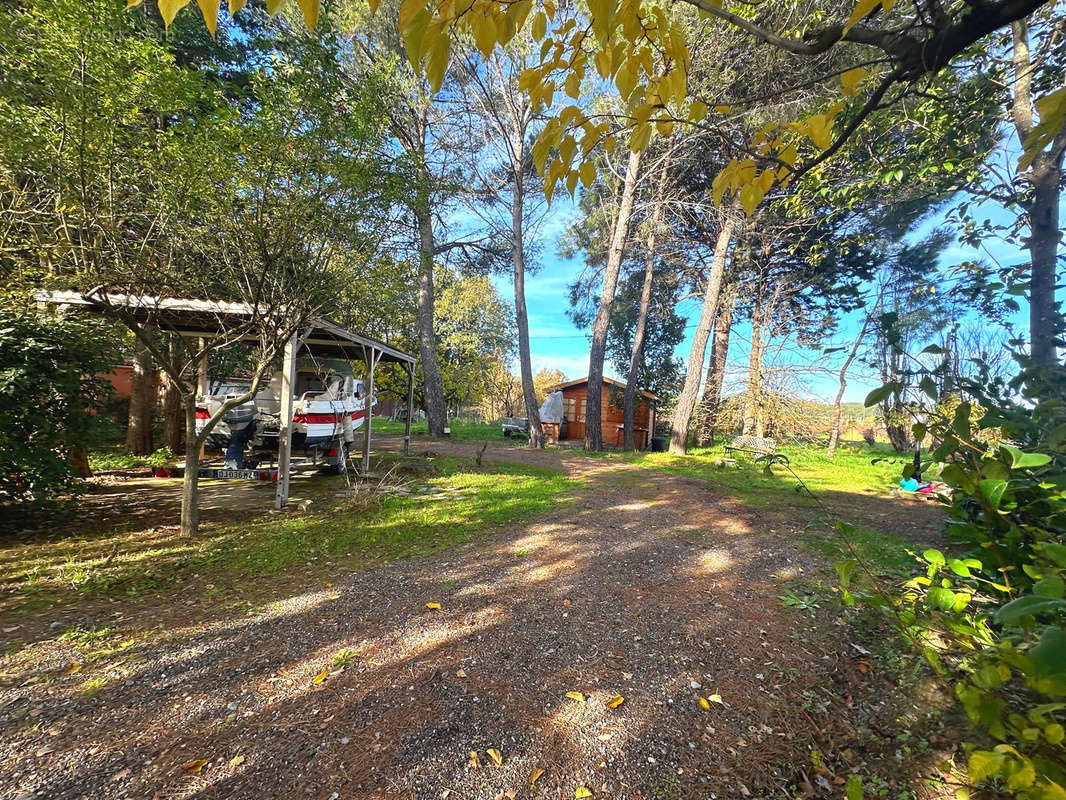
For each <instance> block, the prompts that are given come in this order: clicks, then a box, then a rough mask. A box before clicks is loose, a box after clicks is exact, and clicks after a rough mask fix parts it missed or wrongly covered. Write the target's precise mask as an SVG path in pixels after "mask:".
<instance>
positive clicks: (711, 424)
mask: <svg viewBox="0 0 1066 800" xmlns="http://www.w3.org/2000/svg"><path fill="white" fill-rule="evenodd" d="M734 300H736V289H735V287H730V288H729V290H727V291H726V293H725V295H724V296H723V297H722V299H721V301H720V302H719V304H718V313H717V314H716V315H715V317H714V338H713V339H712V341H711V360H710V361H709V362H708V364H707V377H706V379H705V380H704V382H703V401H702V405H703V416H702V418H701V419H700V425H699V427H698V428H697V430H696V444H697V445H699V446H700V447H706V446H708V445H711V446H713V445H714V431H715V428H716V427H717V425H718V413H719V411H720V410H721V406H722V383H723V381H724V380H725V367H726V360H727V359H728V357H729V334H730V332H731V331H732V329H733V302H734Z"/></svg>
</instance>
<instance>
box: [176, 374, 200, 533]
mask: <svg viewBox="0 0 1066 800" xmlns="http://www.w3.org/2000/svg"><path fill="white" fill-rule="evenodd" d="M182 404H183V405H184V408H185V477H184V479H183V480H182V483H181V535H182V536H195V535H196V531H197V530H198V529H199V527H200V505H199V503H200V499H199V489H200V483H199V476H198V472H199V470H200V441H199V440H198V439H197V438H196V394H195V393H189V394H187V395H185V397H183V398H182Z"/></svg>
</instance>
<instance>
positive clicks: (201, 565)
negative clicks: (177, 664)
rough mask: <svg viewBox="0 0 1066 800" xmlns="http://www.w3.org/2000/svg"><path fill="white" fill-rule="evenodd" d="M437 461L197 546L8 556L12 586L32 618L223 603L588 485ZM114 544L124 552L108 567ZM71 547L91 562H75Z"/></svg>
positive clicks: (128, 538)
mask: <svg viewBox="0 0 1066 800" xmlns="http://www.w3.org/2000/svg"><path fill="white" fill-rule="evenodd" d="M432 463H433V465H434V466H435V467H436V469H437V470H438V471H439V475H436V476H432V477H424V478H420V479H418V480H415V481H412V483H411V484H410V487H411V488H412V489H413V493H412V494H409V495H396V494H389V495H382V496H377V497H374V498H371V499H368V498H367V495H365V494H363V493H359V494H356V495H354V496H352V497H351V498H350V499H347V500H339V501H338V500H337V499H336V498H329V499H328V500H325V501H316V506H315V508H316V509H318V508H321V510H320V511H316V512H313V513H309V514H291V515H289V514H286V515H281V516H279V515H273V514H263V515H260V516H255V517H252V518H251V519H248V520H247V521H242V522H240V523H231V524H215V525H206V524H205V525H202V526H201V532H200V534H199V536H197V537H196V538H194V539H186V538H182V537H181V536H180V535H178V533H177V532H176V530H174V529H168V530H165V531H158V530H157V531H153V532H150V531H115V532H113V533H111V534H110V535H108V536H97V537H96V538H93V539H91V540H88V541H86V540H82V541H81V542H75V541H74V540H71V539H65V540H60V541H55V542H36V543H29V544H26V545H21V546H17V547H13V548H10V549H9V550H8V551H7V552H4V553H3V554H2V555H3V560H2V564H3V568H4V572H5V573H6V575H5V584H6V588H8V589H9V590H13V593H14V595H15V597H13V598H12V600H15V601H16V602H17V603H18V605H19V607H20V609H21V610H28V609H30V608H40V607H41V606H42V604H51V603H56V602H64V601H71V600H75V599H77V598H79V597H84V596H104V597H115V596H137V595H142V594H146V593H152V592H166V591H172V590H177V589H179V588H181V589H182V590H183V591H184V590H187V588H188V586H189V585H190V582H191V581H193V580H195V581H196V582H197V583H198V584H199V585H201V586H205V587H209V590H208V589H201V594H202V595H203V596H222V595H224V594H225V593H227V591H228V590H229V589H230V588H233V587H238V588H245V589H248V588H251V589H254V586H253V585H252V584H251V583H249V581H248V580H247V579H249V578H255V577H258V576H264V575H273V574H278V573H283V572H286V571H287V570H293V571H296V570H298V569H299V568H306V567H307V566H309V565H312V564H313V565H314V569H315V570H316V571H318V572H322V571H325V570H326V569H327V568H329V567H330V565H332V564H341V563H343V564H344V565H345V567H356V568H357V567H358V566H360V565H362V564H366V563H369V562H372V561H377V560H386V559H393V558H403V557H406V556H412V555H420V554H425V553H431V552H435V551H437V550H440V549H443V548H446V547H451V546H454V545H457V544H460V543H462V542H466V541H469V540H471V539H472V538H474V537H475V536H477V535H478V534H480V533H483V532H484V531H486V530H488V529H490V528H493V527H495V526H502V525H506V524H508V523H511V522H516V521H524V520H526V519H528V518H530V517H531V516H533V515H536V514H538V513H541V512H543V511H546V510H548V509H550V508H553V507H555V506H557V505H558V504H559V503H560V501H561V499H562V498H561V496H562V495H563V494H564V493H565V492H566V491H567V490H568V489H571V488H572V487H574V486H576V485H577V483H578V482H577V481H575V480H572V479H568V478H567V477H565V476H564V475H562V474H561V473H559V472H555V471H551V470H545V469H535V468H531V467H524V466H519V465H512V464H493V465H492V466H491V467H488V466H486V467H483V468H480V469H479V468H477V467H475V466H473V464H472V463H471V462H470V460H468V459H458V458H437V459H435V460H433V462H432ZM335 485H336V484H334V486H335ZM86 535H88V532H87V534H86ZM115 545H117V555H116V557H115V558H114V559H113V560H112V562H111V563H106V557H107V554H108V553H109V552H110V551H111V550H112V548H113V547H114V546H115ZM71 548H73V549H75V550H78V551H79V552H80V553H81V555H80V556H79V557H73V556H71V555H70V550H71ZM72 559H74V560H73V562H72ZM72 564H73V565H74V566H72ZM75 568H76V569H75ZM75 571H76V573H77V574H76V577H74V578H73V579H72V574H73V572H75ZM304 571H305V572H306V570H304ZM72 635H75V634H72ZM78 635H82V636H85V635H89V634H85V633H84V632H79V634H78Z"/></svg>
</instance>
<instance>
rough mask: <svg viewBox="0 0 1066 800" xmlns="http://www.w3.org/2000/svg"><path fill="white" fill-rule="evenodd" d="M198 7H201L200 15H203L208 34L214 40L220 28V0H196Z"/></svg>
mask: <svg viewBox="0 0 1066 800" xmlns="http://www.w3.org/2000/svg"><path fill="white" fill-rule="evenodd" d="M196 5H198V6H199V7H200V13H201V14H203V17H204V25H206V26H207V32H208V33H210V34H211V38H212V39H214V38H215V29H216V28H218V0H196Z"/></svg>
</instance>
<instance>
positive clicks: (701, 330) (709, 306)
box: [670, 203, 737, 455]
mask: <svg viewBox="0 0 1066 800" xmlns="http://www.w3.org/2000/svg"><path fill="white" fill-rule="evenodd" d="M736 224H737V221H736V204H735V203H734V204H733V205H732V206H731V207H730V208H729V209H728V210H727V211H726V212H725V214H724V215H723V218H722V225H721V228H720V229H719V231H718V240H717V241H716V242H715V245H714V258H713V259H712V260H711V273H710V275H708V276H707V287H706V289H704V292H703V309H702V310H701V311H700V320H699V322H698V323H697V324H696V333H695V335H694V336H693V338H692V349H691V350H690V351H689V354H688V371H687V372H686V373H685V385H684V386H683V387H682V389H681V394H680V396H679V397H678V398H677V409H676V410H675V411H674V424H673V426H672V428H671V430H670V452H671V453H680V454H682V455H683V454H684V453H686V452H687V451H688V431H689V425H690V423H691V421H692V410H693V409H694V408H695V407H696V397H697V394H698V392H699V389H700V377H701V373H702V371H703V359H704V358H705V357H706V355H707V339H708V338H710V335H711V324H712V323H713V322H714V317H715V314H716V313H717V312H718V298H719V295H720V294H721V291H722V276H723V275H724V274H725V264H726V258H727V256H728V255H729V245H730V243H731V242H732V241H733V231H734V229H735V228H736Z"/></svg>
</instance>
